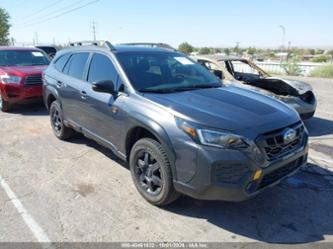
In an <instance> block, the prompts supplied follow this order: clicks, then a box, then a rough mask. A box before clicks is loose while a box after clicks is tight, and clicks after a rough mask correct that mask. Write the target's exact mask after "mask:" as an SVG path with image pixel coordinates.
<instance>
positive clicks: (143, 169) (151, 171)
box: [130, 138, 180, 206]
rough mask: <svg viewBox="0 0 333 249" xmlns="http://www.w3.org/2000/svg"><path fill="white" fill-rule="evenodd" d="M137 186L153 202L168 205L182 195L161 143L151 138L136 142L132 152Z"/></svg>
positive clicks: (131, 160)
mask: <svg viewBox="0 0 333 249" xmlns="http://www.w3.org/2000/svg"><path fill="white" fill-rule="evenodd" d="M130 170H131V174H132V178H133V181H134V184H135V187H136V188H137V190H138V191H139V193H140V194H141V195H142V196H143V197H144V198H145V199H146V200H147V201H148V202H150V203H151V204H153V205H157V206H163V205H167V204H169V203H171V202H173V201H175V200H176V199H177V198H178V197H179V196H180V195H179V193H177V192H176V190H175V189H174V186H173V177H172V172H171V166H170V162H169V159H168V156H167V154H166V152H165V151H164V149H163V147H162V146H161V144H160V143H159V142H157V141H155V140H153V139H150V138H143V139H141V140H139V141H138V142H136V143H135V144H134V146H133V148H132V150H131V154H130Z"/></svg>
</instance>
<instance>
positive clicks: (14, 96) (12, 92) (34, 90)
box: [2, 85, 43, 104]
mask: <svg viewBox="0 0 333 249" xmlns="http://www.w3.org/2000/svg"><path fill="white" fill-rule="evenodd" d="M42 95H43V91H42V85H34V86H24V85H4V86H3V87H2V96H3V98H4V100H5V101H7V102H9V103H10V104H14V103H19V102H24V101H26V100H30V99H36V98H41V97H42Z"/></svg>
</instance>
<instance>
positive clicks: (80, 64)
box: [64, 53, 89, 79]
mask: <svg viewBox="0 0 333 249" xmlns="http://www.w3.org/2000/svg"><path fill="white" fill-rule="evenodd" d="M88 57H89V53H78V54H73V55H72V56H71V59H70V61H69V62H68V63H67V65H66V67H65V69H64V73H66V74H68V75H69V76H72V77H74V78H77V79H82V76H83V72H84V69H85V67H86V63H87V60H88Z"/></svg>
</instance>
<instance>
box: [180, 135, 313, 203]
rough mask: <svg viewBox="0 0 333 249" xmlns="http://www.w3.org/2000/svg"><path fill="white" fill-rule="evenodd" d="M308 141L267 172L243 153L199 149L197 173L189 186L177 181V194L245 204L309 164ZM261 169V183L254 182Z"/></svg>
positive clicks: (279, 160)
mask: <svg viewBox="0 0 333 249" xmlns="http://www.w3.org/2000/svg"><path fill="white" fill-rule="evenodd" d="M305 140H306V141H305V142H304V144H303V145H302V147H300V148H299V149H297V150H295V151H294V152H292V153H290V154H288V155H287V156H285V157H283V158H280V159H277V160H275V161H274V162H271V163H270V165H268V166H267V167H265V168H261V167H260V166H261V165H259V164H258V163H256V162H254V161H253V160H251V159H250V158H249V157H248V156H246V155H245V154H244V153H242V152H240V151H231V150H229V151H221V150H217V149H214V148H207V147H206V148H204V149H199V150H198V152H197V167H196V173H195V174H194V176H193V177H192V179H191V180H190V181H188V182H181V181H175V182H174V185H175V188H176V190H177V191H179V192H181V193H184V194H186V195H189V196H191V197H193V198H196V199H203V200H225V201H243V200H246V199H249V198H251V197H253V196H255V195H257V194H259V193H260V192H262V191H264V190H265V189H267V188H269V187H272V186H274V185H276V184H278V183H279V182H280V181H281V180H283V179H284V178H286V177H288V176H291V175H293V174H295V173H296V172H297V171H298V169H300V168H301V167H302V166H303V165H305V164H306V163H307V155H308V145H307V138H306V139H305ZM258 169H262V175H261V177H260V178H259V179H257V180H255V181H254V180H253V178H254V174H255V172H256V171H257V170H258Z"/></svg>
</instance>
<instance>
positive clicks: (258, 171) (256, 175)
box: [253, 169, 262, 181]
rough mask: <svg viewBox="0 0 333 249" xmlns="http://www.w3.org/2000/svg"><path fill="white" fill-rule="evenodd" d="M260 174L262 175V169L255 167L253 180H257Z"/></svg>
mask: <svg viewBox="0 0 333 249" xmlns="http://www.w3.org/2000/svg"><path fill="white" fill-rule="evenodd" d="M261 176H262V170H261V169H257V171H256V173H255V174H254V176H253V181H257V180H259V179H260V177H261Z"/></svg>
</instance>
